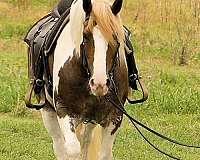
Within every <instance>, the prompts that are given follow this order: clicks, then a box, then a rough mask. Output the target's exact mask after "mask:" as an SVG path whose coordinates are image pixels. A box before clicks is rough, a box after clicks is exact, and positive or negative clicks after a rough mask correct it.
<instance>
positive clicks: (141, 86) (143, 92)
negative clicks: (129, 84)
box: [127, 77, 148, 104]
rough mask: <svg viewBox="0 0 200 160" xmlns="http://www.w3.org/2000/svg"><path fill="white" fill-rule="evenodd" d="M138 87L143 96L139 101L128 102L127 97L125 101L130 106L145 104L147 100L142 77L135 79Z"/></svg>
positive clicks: (146, 91)
mask: <svg viewBox="0 0 200 160" xmlns="http://www.w3.org/2000/svg"><path fill="white" fill-rule="evenodd" d="M136 80H137V81H138V83H139V85H140V88H141V90H142V94H143V97H142V98H141V99H139V100H130V99H129V98H128V97H127V100H128V102H129V103H130V104H137V103H143V102H145V101H146V100H147V99H148V90H147V88H146V86H145V84H144V82H143V80H142V77H138V78H137V79H136Z"/></svg>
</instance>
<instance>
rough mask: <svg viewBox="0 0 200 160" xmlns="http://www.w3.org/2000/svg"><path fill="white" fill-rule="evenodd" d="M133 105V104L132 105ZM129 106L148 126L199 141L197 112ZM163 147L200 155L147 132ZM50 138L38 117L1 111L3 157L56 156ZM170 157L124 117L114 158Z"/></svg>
mask: <svg viewBox="0 0 200 160" xmlns="http://www.w3.org/2000/svg"><path fill="white" fill-rule="evenodd" d="M133 108H134V107H133ZM133 108H132V109H131V107H129V108H128V110H129V112H130V113H131V114H133V115H135V116H134V117H136V118H137V119H139V120H141V121H142V122H143V123H145V124H146V125H148V126H151V127H152V128H154V129H156V130H157V131H159V132H161V133H163V134H165V135H168V136H170V137H173V138H175V139H177V140H179V141H182V142H185V143H187V144H194V145H195V144H196V145H198V144H200V133H199V129H200V117H199V116H198V115H195V114H192V115H190V114H187V115H176V114H157V113H152V112H146V111H144V109H141V108H134V110H133ZM144 133H145V135H146V136H147V137H149V139H150V140H151V141H152V142H153V143H154V144H156V146H159V147H160V148H162V149H163V150H165V151H167V152H169V153H171V154H173V155H176V156H178V157H182V159H184V160H191V159H199V158H200V154H199V150H198V149H188V148H184V147H179V146H175V145H173V144H169V143H167V142H166V141H163V140H160V139H159V138H156V137H155V136H153V135H151V134H149V133H146V132H144ZM51 143H52V142H51V139H50V138H49V136H48V134H47V132H46V130H45V129H44V127H43V126H42V122H41V120H40V119H39V118H37V117H35V118H33V117H32V118H31V117H27V118H21V117H20V118H17V117H13V116H8V115H0V144H1V147H0V160H47V159H48V160H53V159H55V158H54V155H53V150H52V146H51V145H52V144H51ZM133 159H137V160H152V159H155V160H167V159H168V158H166V157H165V156H163V155H161V154H159V153H158V152H156V151H155V150H154V149H152V148H151V147H149V145H148V144H147V143H146V142H144V141H143V140H142V138H141V137H140V136H139V134H138V133H137V132H136V130H135V129H134V128H133V127H132V126H131V125H130V123H128V121H124V123H123V125H122V127H121V128H120V129H119V134H118V135H117V138H116V141H115V145H114V160H133Z"/></svg>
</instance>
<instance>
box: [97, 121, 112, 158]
mask: <svg viewBox="0 0 200 160" xmlns="http://www.w3.org/2000/svg"><path fill="white" fill-rule="evenodd" d="M114 129H115V126H114V125H113V123H112V122H111V123H110V125H109V126H108V127H106V128H102V143H101V150H100V153H99V160H111V159H112V147H113V142H114V140H115V136H116V134H115V133H114V134H112V131H113V130H114Z"/></svg>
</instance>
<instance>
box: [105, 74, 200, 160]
mask: <svg viewBox="0 0 200 160" xmlns="http://www.w3.org/2000/svg"><path fill="white" fill-rule="evenodd" d="M109 77H110V81H111V84H112V86H113V89H114V90H113V89H111V90H112V91H114V94H115V96H116V98H117V100H118V102H119V105H118V104H116V103H115V102H114V101H113V100H111V99H110V97H109V96H105V98H106V100H107V101H108V102H110V103H111V104H113V106H114V107H116V108H117V109H118V110H120V111H121V112H122V113H123V114H124V115H125V116H126V117H127V118H128V119H129V120H130V121H131V123H132V124H133V125H134V127H135V128H136V130H137V131H138V132H139V134H140V135H141V136H142V137H143V139H144V140H145V141H146V142H147V143H148V144H149V145H150V146H152V147H153V148H154V149H156V150H157V151H158V152H160V153H162V154H164V155H166V156H168V157H170V158H172V159H176V160H180V158H177V157H174V156H172V155H170V154H168V153H166V152H164V151H162V150H160V149H159V148H158V147H156V146H155V145H154V144H153V143H151V142H150V141H149V140H148V139H147V138H146V137H145V136H144V134H143V133H142V132H141V131H140V129H139V128H138V127H137V125H139V126H141V127H142V128H144V129H146V130H147V131H149V132H150V133H153V134H155V135H156V136H158V137H160V138H162V139H164V140H167V141H169V142H171V143H174V144H177V145H180V146H184V147H190V148H200V146H193V145H187V144H183V143H181V142H178V141H176V140H173V139H170V138H169V137H166V136H164V135H162V134H160V133H158V132H156V131H155V130H153V129H151V128H149V127H147V126H146V125H144V124H142V123H141V122H139V121H137V120H136V119H134V118H133V117H132V116H130V115H129V114H128V113H127V112H126V110H125V109H124V105H123V104H122V102H121V100H120V98H119V97H118V94H117V87H116V85H115V82H114V80H113V75H110V76H109ZM135 123H136V124H137V125H136V124H135Z"/></svg>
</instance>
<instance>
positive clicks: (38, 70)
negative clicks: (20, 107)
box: [24, 0, 72, 109]
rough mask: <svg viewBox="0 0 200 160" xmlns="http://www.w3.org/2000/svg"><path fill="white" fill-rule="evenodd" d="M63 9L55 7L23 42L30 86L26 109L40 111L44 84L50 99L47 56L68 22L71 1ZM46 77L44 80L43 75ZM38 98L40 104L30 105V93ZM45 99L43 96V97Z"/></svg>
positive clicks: (49, 76)
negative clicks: (26, 54) (26, 55)
mask: <svg viewBox="0 0 200 160" xmlns="http://www.w3.org/2000/svg"><path fill="white" fill-rule="evenodd" d="M65 2H68V3H67V5H65V7H63V6H61V7H59V6H60V5H57V6H56V7H55V8H54V9H53V10H52V11H51V12H50V13H49V14H48V15H46V16H44V17H43V18H41V19H40V20H39V21H37V22H36V23H35V24H34V25H33V27H32V28H31V29H30V30H29V31H28V33H27V34H26V36H25V38H24V41H25V42H26V43H27V45H28V49H29V54H28V62H29V64H28V75H29V79H30V86H29V88H28V92H27V94H26V97H25V103H26V106H27V107H28V108H36V109H41V108H42V107H43V106H44V104H45V99H41V96H40V95H41V94H40V93H41V91H42V89H43V88H44V84H46V86H47V91H48V93H49V95H50V96H51V97H52V96H53V95H52V93H53V91H52V77H51V75H50V73H49V68H48V56H49V54H51V53H52V51H53V50H54V49H55V46H56V41H57V39H58V37H59V35H60V33H61V32H62V30H63V28H64V27H65V25H66V24H67V23H68V22H69V12H70V6H71V3H72V0H71V1H65ZM44 73H45V75H46V76H47V80H44V77H43V75H44ZM33 91H34V93H35V94H36V95H38V96H40V99H41V103H39V104H32V103H31V97H32V93H33ZM44 98H45V96H44Z"/></svg>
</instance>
